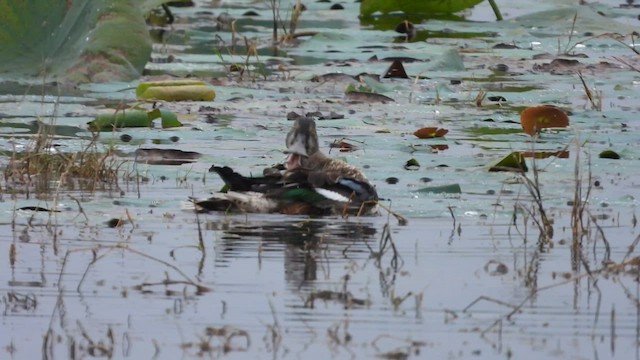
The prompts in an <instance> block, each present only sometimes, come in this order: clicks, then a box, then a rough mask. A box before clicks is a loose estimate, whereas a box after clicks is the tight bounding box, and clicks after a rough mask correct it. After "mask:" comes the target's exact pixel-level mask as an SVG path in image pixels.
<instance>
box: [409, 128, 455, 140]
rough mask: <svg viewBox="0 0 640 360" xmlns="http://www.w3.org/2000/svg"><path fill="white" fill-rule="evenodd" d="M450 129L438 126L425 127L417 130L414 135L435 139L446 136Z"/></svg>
mask: <svg viewBox="0 0 640 360" xmlns="http://www.w3.org/2000/svg"><path fill="white" fill-rule="evenodd" d="M448 132H449V130H447V129H443V128H437V127H423V128H421V129H418V130H416V131H415V132H414V133H413V135H415V136H416V137H418V138H420V139H433V138H438V137H443V136H445V135H446V134H447V133H448Z"/></svg>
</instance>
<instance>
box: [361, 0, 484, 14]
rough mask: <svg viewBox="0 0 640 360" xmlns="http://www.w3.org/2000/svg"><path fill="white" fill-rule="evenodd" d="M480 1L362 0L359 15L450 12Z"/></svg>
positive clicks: (480, 0)
mask: <svg viewBox="0 0 640 360" xmlns="http://www.w3.org/2000/svg"><path fill="white" fill-rule="evenodd" d="M481 2H482V0H362V2H361V3H360V15H362V16H371V15H372V14H373V13H375V12H378V11H379V12H381V13H383V14H388V13H390V12H394V11H402V12H404V13H405V14H433V13H445V14H450V13H454V12H458V11H461V10H464V9H467V8H470V7H472V6H474V5H476V4H479V3H481Z"/></svg>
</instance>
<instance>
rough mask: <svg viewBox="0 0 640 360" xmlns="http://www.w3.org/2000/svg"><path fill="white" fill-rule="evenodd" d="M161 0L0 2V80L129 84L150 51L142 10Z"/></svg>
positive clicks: (140, 70)
mask: <svg viewBox="0 0 640 360" xmlns="http://www.w3.org/2000/svg"><path fill="white" fill-rule="evenodd" d="M162 3H163V1H162V0H146V1H135V0H76V1H69V0H21V1H14V0H0V44H2V45H1V46H0V76H2V77H5V78H15V77H21V76H23V75H31V76H46V77H55V78H57V79H59V80H63V81H64V80H70V81H73V82H87V81H94V82H95V81H117V80H131V79H134V78H136V77H138V76H139V75H140V73H141V72H142V70H143V68H144V65H145V64H146V62H147V60H148V59H149V56H150V53H151V38H150V36H149V32H148V30H147V27H146V25H145V22H144V16H143V11H147V10H148V9H150V8H152V7H154V6H158V5H160V4H162Z"/></svg>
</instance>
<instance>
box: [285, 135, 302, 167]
mask: <svg viewBox="0 0 640 360" xmlns="http://www.w3.org/2000/svg"><path fill="white" fill-rule="evenodd" d="M305 145H306V144H305V141H304V139H303V136H297V137H296V138H295V139H294V141H293V142H292V143H291V144H289V146H288V147H287V150H285V151H284V153H285V154H288V156H287V170H294V169H297V168H300V167H302V159H303V158H306V157H307V156H308V155H307V148H306V146H305Z"/></svg>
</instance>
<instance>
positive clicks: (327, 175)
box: [193, 117, 378, 216]
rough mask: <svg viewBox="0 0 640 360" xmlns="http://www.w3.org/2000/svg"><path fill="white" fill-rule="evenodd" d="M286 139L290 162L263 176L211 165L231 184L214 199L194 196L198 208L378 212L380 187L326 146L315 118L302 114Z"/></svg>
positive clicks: (345, 213) (295, 212) (294, 212)
mask: <svg viewBox="0 0 640 360" xmlns="http://www.w3.org/2000/svg"><path fill="white" fill-rule="evenodd" d="M285 144H286V150H284V153H285V154H286V155H287V156H286V161H285V163H284V164H279V165H276V166H274V167H270V168H266V169H264V171H263V174H262V176H244V175H242V174H240V173H238V172H236V171H235V170H233V169H232V168H230V167H228V166H217V165H213V166H211V168H210V169H209V171H210V172H215V173H216V174H218V176H220V178H221V179H222V180H223V181H224V183H225V186H224V187H223V189H222V190H221V191H220V192H217V193H214V194H213V195H212V196H211V197H209V198H208V199H204V200H194V201H193V202H194V204H195V205H196V210H198V211H225V212H227V211H231V212H243V213H281V214H291V215H316V216H322V215H341V216H348V215H372V214H375V213H376V212H377V206H378V194H377V192H376V188H375V186H374V185H373V184H371V182H370V181H369V180H368V179H367V177H366V176H365V175H364V173H363V172H362V170H360V169H359V168H357V167H355V166H353V165H350V164H347V163H346V162H344V161H341V160H339V159H334V158H331V157H329V156H327V155H325V154H324V153H323V152H322V151H321V150H320V146H319V142H318V133H317V130H316V124H315V120H314V119H313V118H309V117H301V118H298V119H296V120H295V122H294V124H293V126H292V128H291V130H290V131H289V132H288V133H287V135H286V138H285Z"/></svg>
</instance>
